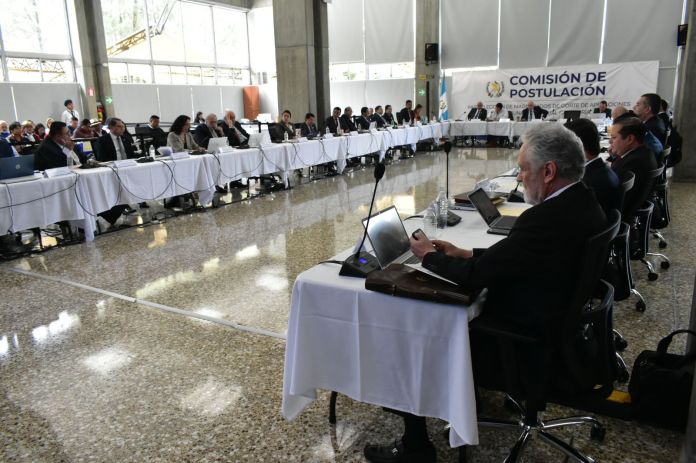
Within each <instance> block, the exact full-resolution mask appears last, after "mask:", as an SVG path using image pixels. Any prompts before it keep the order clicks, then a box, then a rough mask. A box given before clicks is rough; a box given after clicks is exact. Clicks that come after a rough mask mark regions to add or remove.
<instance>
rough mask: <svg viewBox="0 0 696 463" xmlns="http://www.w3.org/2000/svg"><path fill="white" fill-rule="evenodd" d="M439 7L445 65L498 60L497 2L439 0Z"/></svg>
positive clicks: (466, 64) (464, 64)
mask: <svg viewBox="0 0 696 463" xmlns="http://www.w3.org/2000/svg"><path fill="white" fill-rule="evenodd" d="M440 8H441V9H440V25H441V27H442V29H441V31H440V36H441V40H442V53H441V56H442V67H443V68H444V69H449V68H462V67H474V66H495V65H496V64H498V2H496V1H491V0H441V1H440ZM385 26H386V25H385Z"/></svg>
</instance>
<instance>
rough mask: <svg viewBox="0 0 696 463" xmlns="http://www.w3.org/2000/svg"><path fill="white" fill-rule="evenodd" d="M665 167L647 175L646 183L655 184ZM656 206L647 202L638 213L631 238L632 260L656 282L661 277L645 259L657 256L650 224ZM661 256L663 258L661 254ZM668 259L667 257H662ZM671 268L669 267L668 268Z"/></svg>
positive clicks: (632, 226)
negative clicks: (652, 249) (641, 265)
mask: <svg viewBox="0 0 696 463" xmlns="http://www.w3.org/2000/svg"><path fill="white" fill-rule="evenodd" d="M664 169H665V166H661V167H658V168H657V169H654V170H651V171H650V172H648V174H647V178H646V181H649V180H650V179H652V181H653V182H655V181H657V179H658V178H659V177H660V176H661V175H662V173H663V172H664ZM653 210H654V206H653V204H652V203H651V202H650V201H646V202H645V204H644V205H643V207H642V208H640V209H638V211H636V218H635V222H634V223H633V224H631V236H630V256H631V260H639V261H640V262H641V263H642V264H643V265H645V267H646V268H647V269H648V280H650V281H655V280H657V278H658V277H659V275H658V274H657V273H656V272H655V268H654V267H653V265H652V263H651V262H649V261H647V260H646V259H645V258H646V256H649V255H657V254H655V253H650V250H649V248H650V222H651V220H652V214H653ZM660 256H662V255H661V254H660ZM662 257H664V258H665V259H666V257H665V256H662ZM668 267H669V266H668Z"/></svg>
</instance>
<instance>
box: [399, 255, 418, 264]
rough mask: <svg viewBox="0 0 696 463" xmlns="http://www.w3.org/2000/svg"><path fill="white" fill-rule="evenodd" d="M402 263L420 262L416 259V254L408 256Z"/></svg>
mask: <svg viewBox="0 0 696 463" xmlns="http://www.w3.org/2000/svg"><path fill="white" fill-rule="evenodd" d="M403 263H404V264H418V263H420V260H419V259H418V257H417V256H415V255H413V256H411V257H409V258H408V259H406V260H405V261H404V262H403Z"/></svg>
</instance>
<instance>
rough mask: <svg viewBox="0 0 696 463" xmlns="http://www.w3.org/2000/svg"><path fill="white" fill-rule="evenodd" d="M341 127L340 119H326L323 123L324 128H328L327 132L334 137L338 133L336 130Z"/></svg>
mask: <svg viewBox="0 0 696 463" xmlns="http://www.w3.org/2000/svg"><path fill="white" fill-rule="evenodd" d="M340 126H341V119H340V118H339V119H337V120H334V118H333V116H332V117H329V118H327V119H326V121H325V122H324V128H325V129H326V128H327V127H328V128H329V132H331V133H332V134H334V135H336V134H337V133H338V128H339V127H340Z"/></svg>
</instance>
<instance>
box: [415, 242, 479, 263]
mask: <svg viewBox="0 0 696 463" xmlns="http://www.w3.org/2000/svg"><path fill="white" fill-rule="evenodd" d="M432 244H433V246H435V249H436V250H437V251H438V252H442V253H444V254H447V255H448V256H453V257H463V258H465V259H469V258H471V257H472V256H473V255H474V252H473V251H471V250H470V249H461V248H458V247H457V246H455V245H453V244H452V243H450V242H449V241H442V240H433V241H432ZM414 254H415V252H414Z"/></svg>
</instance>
